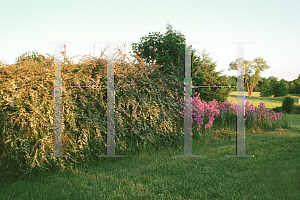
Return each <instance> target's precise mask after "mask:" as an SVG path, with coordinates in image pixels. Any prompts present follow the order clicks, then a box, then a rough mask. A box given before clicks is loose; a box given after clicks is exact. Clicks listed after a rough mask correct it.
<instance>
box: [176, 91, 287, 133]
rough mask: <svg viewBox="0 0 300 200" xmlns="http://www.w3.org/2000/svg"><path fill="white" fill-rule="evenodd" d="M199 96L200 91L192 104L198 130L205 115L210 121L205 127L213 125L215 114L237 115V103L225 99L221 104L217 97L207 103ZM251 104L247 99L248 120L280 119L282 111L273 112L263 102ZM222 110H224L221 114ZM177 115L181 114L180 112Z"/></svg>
mask: <svg viewBox="0 0 300 200" xmlns="http://www.w3.org/2000/svg"><path fill="white" fill-rule="evenodd" d="M196 94H197V92H196ZM199 96H200V93H198V96H197V97H194V98H193V99H192V102H193V104H194V105H192V107H193V108H194V110H195V111H196V112H192V116H194V119H193V117H192V123H193V122H195V121H197V123H198V128H197V130H199V129H200V128H201V126H202V125H203V119H204V116H207V117H208V119H209V121H208V123H207V124H206V125H205V129H207V128H209V127H212V125H213V121H214V119H215V118H214V116H219V115H221V116H222V117H224V114H230V113H233V114H235V115H236V116H237V108H238V107H237V106H238V105H237V104H231V103H229V102H228V101H225V102H223V103H222V104H220V103H219V102H217V101H216V100H215V99H214V100H213V101H211V102H209V103H206V102H204V101H201V99H200V98H199ZM249 104H250V103H249V101H247V103H246V105H245V107H246V109H245V115H246V118H245V120H246V122H248V121H249V120H250V119H252V120H254V121H255V122H256V121H257V122H258V123H259V122H261V121H263V120H265V119H266V118H267V119H269V118H270V119H271V120H273V121H278V120H279V118H280V117H281V114H282V112H279V113H275V112H274V111H271V113H269V111H268V110H267V109H265V105H264V103H262V102H260V103H259V106H258V108H257V107H256V106H255V108H253V105H252V104H251V105H249ZM220 111H222V112H221V114H220ZM183 112H184V111H183ZM177 116H179V114H178V115H177ZM191 135H192V133H191Z"/></svg>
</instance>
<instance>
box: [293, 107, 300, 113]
mask: <svg viewBox="0 0 300 200" xmlns="http://www.w3.org/2000/svg"><path fill="white" fill-rule="evenodd" d="M292 113H293V114H300V106H295V107H294V110H293V111H292Z"/></svg>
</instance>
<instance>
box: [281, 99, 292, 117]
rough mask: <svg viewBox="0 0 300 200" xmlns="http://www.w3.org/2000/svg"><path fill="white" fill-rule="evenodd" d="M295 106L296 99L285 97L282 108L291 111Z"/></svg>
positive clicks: (287, 111)
mask: <svg viewBox="0 0 300 200" xmlns="http://www.w3.org/2000/svg"><path fill="white" fill-rule="evenodd" d="M293 108H294V99H293V98H291V97H285V98H284V100H283V102H282V110H283V111H284V112H286V113H289V114H290V113H291V112H292V111H293Z"/></svg>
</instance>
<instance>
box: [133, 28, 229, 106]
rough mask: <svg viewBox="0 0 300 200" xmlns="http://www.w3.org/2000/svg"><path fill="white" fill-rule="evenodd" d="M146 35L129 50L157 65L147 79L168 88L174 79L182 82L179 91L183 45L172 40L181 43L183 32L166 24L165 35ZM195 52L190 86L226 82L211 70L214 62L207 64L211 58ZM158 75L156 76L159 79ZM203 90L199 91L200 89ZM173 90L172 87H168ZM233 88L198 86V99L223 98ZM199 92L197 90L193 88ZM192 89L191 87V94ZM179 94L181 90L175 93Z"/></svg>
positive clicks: (192, 56) (182, 67)
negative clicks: (158, 81) (199, 97)
mask: <svg viewBox="0 0 300 200" xmlns="http://www.w3.org/2000/svg"><path fill="white" fill-rule="evenodd" d="M149 34H150V35H149V36H147V37H142V38H141V40H140V43H133V44H132V45H131V46H132V49H133V52H134V53H135V54H137V55H138V56H139V57H141V58H142V59H144V61H145V63H146V64H148V65H149V66H150V65H151V64H155V65H160V66H162V67H160V68H158V70H157V73H156V72H153V73H152V74H151V75H150V76H149V78H151V79H153V80H160V81H165V83H167V84H168V85H169V86H170V88H171V86H173V87H174V84H173V85H172V84H171V83H172V82H174V81H179V82H182V91H183V88H184V84H183V82H184V78H185V75H184V73H185V65H184V63H185V45H181V44H180V45H178V44H176V43H185V37H184V35H183V34H181V33H178V32H176V31H173V30H172V26H171V25H170V24H168V25H167V32H166V33H165V36H163V35H161V34H159V32H158V33H157V32H155V33H150V32H149ZM195 52H196V51H195V50H194V49H192V52H191V59H192V62H191V63H192V85H228V80H229V78H228V77H226V76H222V77H219V74H220V73H219V72H213V70H215V66H216V65H215V63H211V59H210V58H208V57H207V54H205V53H203V54H202V56H203V59H202V60H201V58H199V57H198V56H195V54H194V53H195ZM159 77H160V78H159ZM202 89H203V90H202ZM172 90H173V91H174V92H175V88H172ZM232 90H234V88H233V89H230V88H217V89H211V88H210V89H208V88H205V89H204V88H201V89H200V92H201V95H200V96H201V99H202V98H204V99H205V100H206V101H208V100H210V101H211V100H213V99H216V100H218V101H225V99H226V97H228V96H229V92H230V91H232ZM197 91H198V92H199V89H197ZM195 92H196V89H193V93H192V95H193V94H194V93H195ZM179 94H180V96H183V95H184V93H183V92H182V93H181V92H179Z"/></svg>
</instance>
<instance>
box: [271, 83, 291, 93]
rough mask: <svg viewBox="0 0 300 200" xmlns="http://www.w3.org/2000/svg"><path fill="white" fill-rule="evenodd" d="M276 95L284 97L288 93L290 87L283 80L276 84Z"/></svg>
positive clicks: (274, 89)
mask: <svg viewBox="0 0 300 200" xmlns="http://www.w3.org/2000/svg"><path fill="white" fill-rule="evenodd" d="M273 91H274V97H283V96H287V95H288V89H287V87H286V85H285V84H284V82H283V81H280V82H278V83H276V84H275V85H274V88H273Z"/></svg>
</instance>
